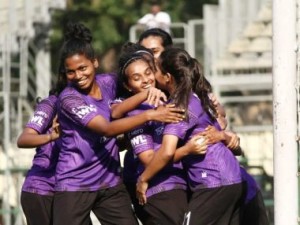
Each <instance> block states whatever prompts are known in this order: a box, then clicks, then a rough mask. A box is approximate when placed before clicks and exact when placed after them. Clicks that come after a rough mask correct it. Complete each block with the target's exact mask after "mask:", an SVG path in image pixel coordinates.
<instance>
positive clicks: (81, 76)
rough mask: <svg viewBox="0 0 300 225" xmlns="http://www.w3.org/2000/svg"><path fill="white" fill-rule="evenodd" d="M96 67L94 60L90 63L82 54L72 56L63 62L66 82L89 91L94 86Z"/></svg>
mask: <svg viewBox="0 0 300 225" xmlns="http://www.w3.org/2000/svg"><path fill="white" fill-rule="evenodd" d="M98 66H99V64H98V61H97V60H96V59H95V60H93V61H91V60H90V59H88V58H87V57H86V56H85V55H82V54H75V55H72V56H70V57H68V58H66V60H65V69H66V76H67V80H68V81H69V82H71V83H73V84H74V85H75V86H76V87H77V88H79V89H81V90H86V89H89V88H91V86H92V85H93V84H94V80H95V73H96V68H97V67H98Z"/></svg>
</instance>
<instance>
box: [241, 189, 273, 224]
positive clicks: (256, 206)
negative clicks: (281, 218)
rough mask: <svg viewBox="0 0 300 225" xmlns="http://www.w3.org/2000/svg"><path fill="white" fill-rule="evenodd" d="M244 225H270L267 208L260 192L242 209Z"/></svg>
mask: <svg viewBox="0 0 300 225" xmlns="http://www.w3.org/2000/svg"><path fill="white" fill-rule="evenodd" d="M241 219H242V223H241V224H242V225H253V224H255V225H269V224H270V223H269V219H268V216H267V211H266V207H265V204H264V200H263V197H262V194H261V191H260V190H258V192H257V193H256V195H255V197H254V198H253V199H251V201H249V202H248V203H246V204H245V205H243V207H242V218H241Z"/></svg>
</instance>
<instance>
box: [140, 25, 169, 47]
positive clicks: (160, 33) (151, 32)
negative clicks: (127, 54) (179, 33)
mask: <svg viewBox="0 0 300 225" xmlns="http://www.w3.org/2000/svg"><path fill="white" fill-rule="evenodd" d="M151 36H153V37H160V38H161V40H162V43H161V44H162V46H163V47H164V48H166V47H170V46H172V45H173V40H172V37H171V35H170V34H169V33H168V32H166V31H164V30H162V29H160V28H151V29H148V30H145V31H144V32H143V33H142V34H141V35H140V37H139V40H138V43H139V44H140V43H141V42H142V41H143V40H144V39H146V38H148V37H151Z"/></svg>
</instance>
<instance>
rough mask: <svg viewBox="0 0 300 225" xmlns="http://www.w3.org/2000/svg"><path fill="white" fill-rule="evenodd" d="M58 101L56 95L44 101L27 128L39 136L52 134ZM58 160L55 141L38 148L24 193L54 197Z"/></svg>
mask: <svg viewBox="0 0 300 225" xmlns="http://www.w3.org/2000/svg"><path fill="white" fill-rule="evenodd" d="M56 101H57V97H56V96H54V95H51V96H49V97H48V98H46V99H44V100H42V101H41V102H40V103H39V104H38V105H37V107H36V109H35V111H34V115H33V117H32V118H31V119H30V121H29V122H28V123H27V124H26V127H27V128H31V129H34V130H35V131H37V132H38V133H39V134H47V133H51V129H52V128H51V125H52V121H53V119H54V117H55V115H56ZM57 158H58V149H57V146H56V144H55V142H54V141H52V142H50V143H47V144H45V145H42V146H40V147H38V148H36V153H35V155H34V158H33V162H32V167H31V169H30V170H29V171H28V173H27V175H26V179H25V181H24V184H23V187H22V191H26V192H31V193H37V194H40V195H53V194H54V185H55V167H56V163H57Z"/></svg>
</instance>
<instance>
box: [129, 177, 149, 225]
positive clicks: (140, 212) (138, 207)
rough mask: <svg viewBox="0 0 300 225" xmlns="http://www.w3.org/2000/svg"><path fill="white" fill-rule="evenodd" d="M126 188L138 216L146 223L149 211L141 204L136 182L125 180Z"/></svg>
mask: <svg viewBox="0 0 300 225" xmlns="http://www.w3.org/2000/svg"><path fill="white" fill-rule="evenodd" d="M124 184H125V186H126V189H127V191H128V193H129V195H130V198H131V204H132V205H133V209H134V212H135V215H136V216H137V218H138V219H139V220H140V221H141V222H142V224H146V221H147V220H148V217H149V215H148V213H147V212H146V211H145V210H144V206H142V205H140V204H139V201H138V199H137V197H136V182H126V183H125V182H124Z"/></svg>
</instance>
